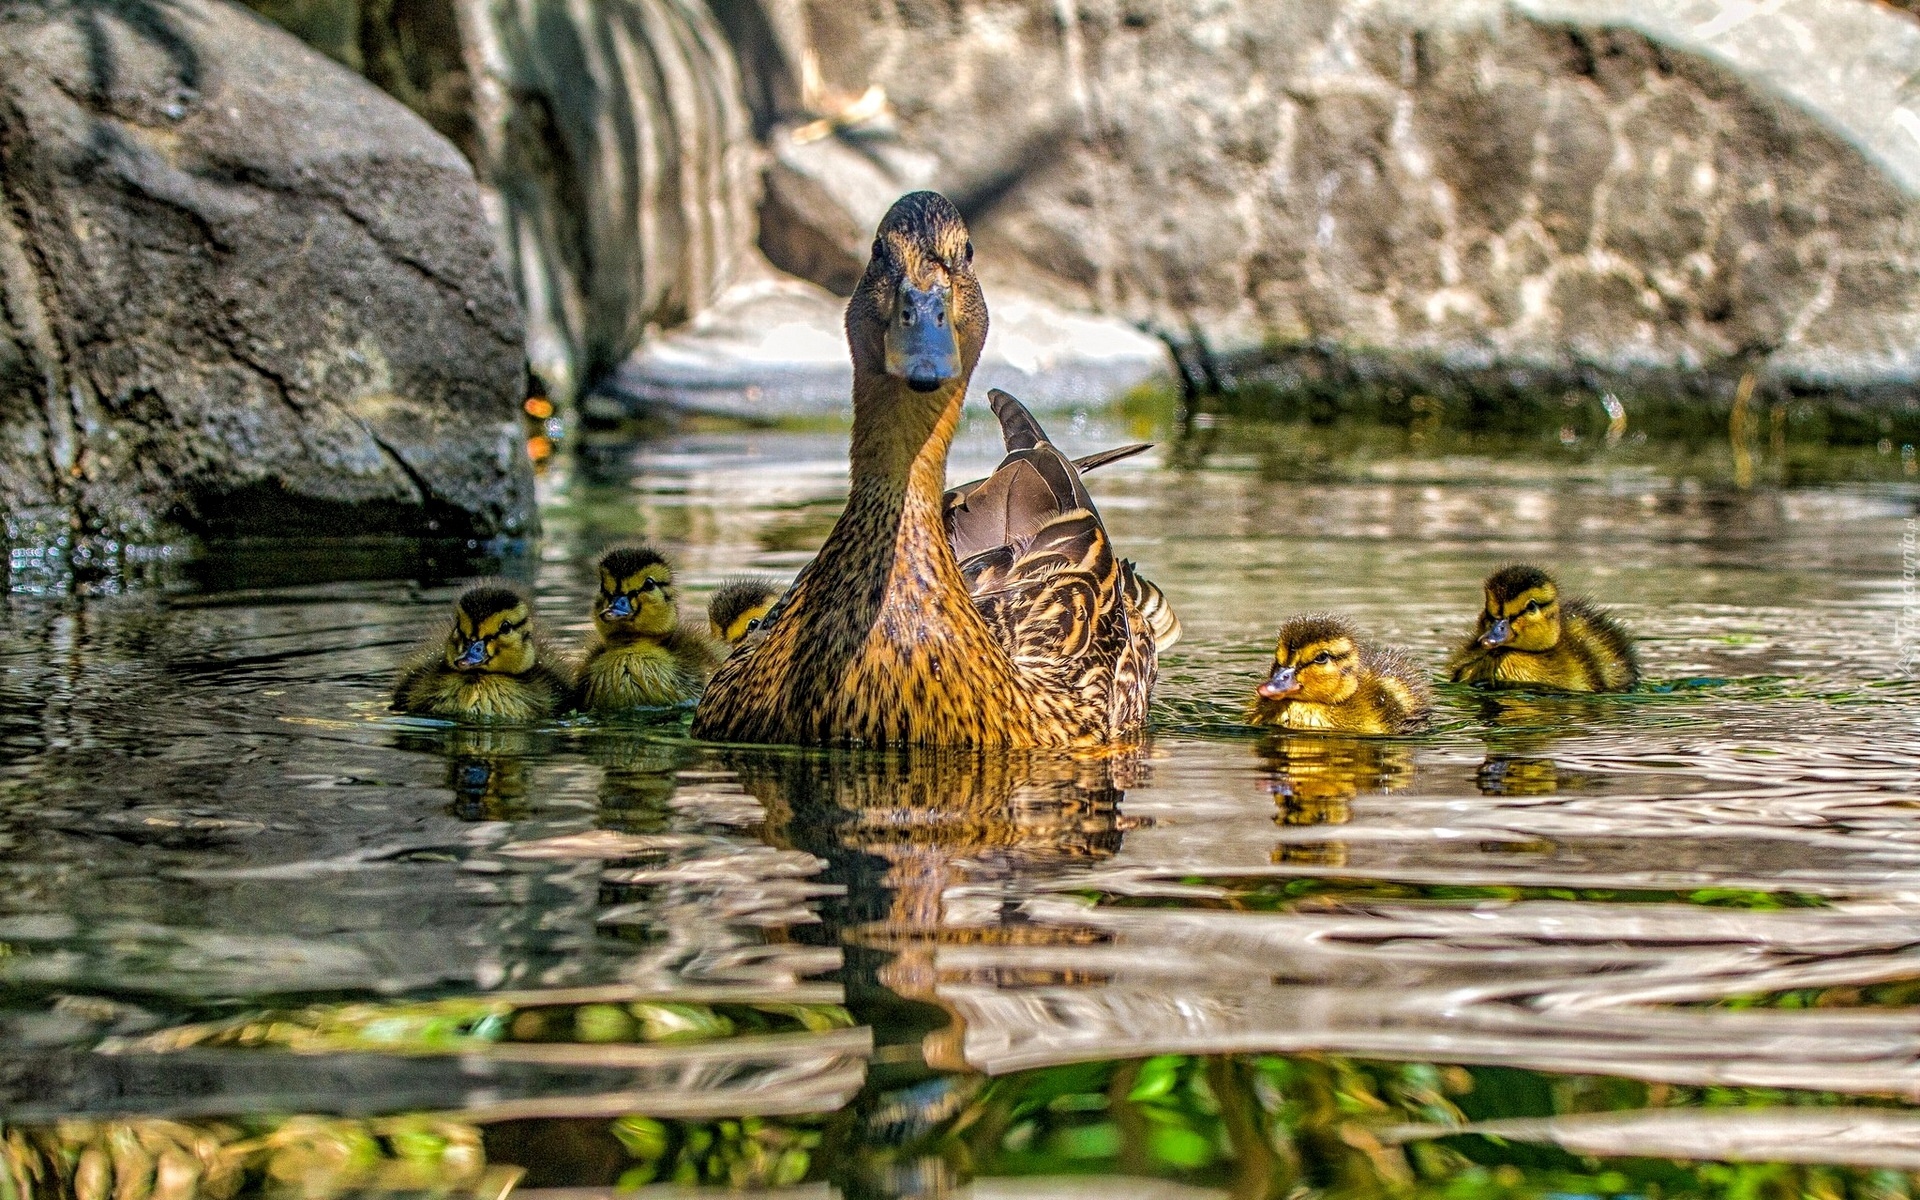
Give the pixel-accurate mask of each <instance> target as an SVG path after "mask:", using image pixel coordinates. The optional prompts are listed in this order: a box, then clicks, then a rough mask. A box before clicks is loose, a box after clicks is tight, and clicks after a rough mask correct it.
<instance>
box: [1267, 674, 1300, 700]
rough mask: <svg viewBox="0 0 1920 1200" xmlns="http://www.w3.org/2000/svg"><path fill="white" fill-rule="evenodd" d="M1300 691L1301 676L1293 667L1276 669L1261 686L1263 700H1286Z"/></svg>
mask: <svg viewBox="0 0 1920 1200" xmlns="http://www.w3.org/2000/svg"><path fill="white" fill-rule="evenodd" d="M1299 690H1300V675H1299V672H1297V671H1295V670H1294V669H1293V668H1292V667H1275V668H1274V669H1273V674H1272V675H1271V676H1269V677H1268V678H1267V681H1266V682H1265V683H1263V684H1261V685H1260V698H1261V699H1262V700H1285V699H1286V698H1287V697H1289V696H1292V695H1294V694H1295V693H1296V692H1298V691H1299Z"/></svg>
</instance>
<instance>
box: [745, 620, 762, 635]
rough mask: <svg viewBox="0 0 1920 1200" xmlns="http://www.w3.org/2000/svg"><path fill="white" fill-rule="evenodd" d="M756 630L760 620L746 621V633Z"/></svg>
mask: <svg viewBox="0 0 1920 1200" xmlns="http://www.w3.org/2000/svg"><path fill="white" fill-rule="evenodd" d="M758 628H760V618H759V617H754V618H753V619H752V620H750V621H748V622H747V632H748V633H752V632H753V631H754V630H756V629H758Z"/></svg>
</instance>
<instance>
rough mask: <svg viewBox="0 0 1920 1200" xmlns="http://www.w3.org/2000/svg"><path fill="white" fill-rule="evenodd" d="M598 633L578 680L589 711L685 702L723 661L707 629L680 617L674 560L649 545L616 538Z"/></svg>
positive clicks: (578, 693)
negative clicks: (619, 543)
mask: <svg viewBox="0 0 1920 1200" xmlns="http://www.w3.org/2000/svg"><path fill="white" fill-rule="evenodd" d="M596 571H597V574H598V576H599V589H598V591H597V593H596V594H595V597H594V602H593V633H592V635H591V636H590V638H589V640H588V642H587V648H586V653H585V654H584V655H583V656H582V658H581V660H580V670H579V673H578V675H577V677H576V679H575V681H574V691H575V698H576V702H577V703H578V704H579V706H580V707H581V708H582V709H584V710H586V711H587V712H598V713H615V712H625V711H630V710H632V709H637V708H660V707H665V706H668V705H674V704H684V703H686V702H688V701H690V700H692V699H694V698H695V697H696V696H698V695H699V694H700V689H701V687H702V686H703V685H704V684H705V683H706V681H707V676H709V675H711V674H712V673H713V668H714V665H715V664H716V663H717V662H718V661H719V654H720V652H719V649H718V647H716V646H715V645H714V644H713V642H712V641H711V640H710V639H709V638H708V637H707V635H706V632H705V631H704V630H702V629H699V628H697V627H695V626H693V625H690V624H682V623H681V621H680V609H679V603H678V600H677V598H676V593H675V588H674V582H673V568H672V566H671V565H669V564H668V562H667V560H666V559H665V558H663V557H661V555H660V553H659V552H658V551H656V550H654V549H653V548H652V547H649V546H616V547H614V548H613V549H611V550H609V551H607V552H606V553H605V554H604V555H602V556H601V558H600V562H599V565H598V567H597V568H596Z"/></svg>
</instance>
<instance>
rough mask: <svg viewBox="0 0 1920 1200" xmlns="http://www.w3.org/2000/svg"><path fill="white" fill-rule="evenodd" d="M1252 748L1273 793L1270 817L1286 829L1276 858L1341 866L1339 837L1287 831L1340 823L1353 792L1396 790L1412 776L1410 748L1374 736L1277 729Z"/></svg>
mask: <svg viewBox="0 0 1920 1200" xmlns="http://www.w3.org/2000/svg"><path fill="white" fill-rule="evenodd" d="M1257 753H1258V754H1259V756H1260V758H1261V759H1262V761H1263V764H1264V766H1265V770H1264V771H1263V772H1262V774H1261V782H1262V784H1263V785H1264V786H1265V787H1266V789H1267V790H1268V791H1270V792H1272V793H1273V802H1274V807H1275V809H1276V810H1277V811H1276V812H1275V813H1274V818H1273V819H1274V823H1275V824H1278V825H1280V826H1283V827H1286V828H1287V829H1288V832H1289V835H1290V836H1289V837H1288V838H1286V839H1285V840H1283V841H1281V842H1280V843H1279V844H1278V845H1276V846H1275V847H1274V848H1273V861H1274V862H1276V863H1298V864H1314V865H1319V866H1332V867H1339V866H1345V865H1346V862H1347V846H1346V843H1345V842H1341V841H1334V840H1329V839H1326V838H1324V837H1322V836H1320V835H1317V834H1315V835H1312V836H1311V839H1310V840H1302V839H1301V838H1299V837H1297V836H1293V835H1295V832H1296V827H1311V826H1321V825H1345V824H1346V823H1347V822H1348V820H1350V819H1351V817H1352V810H1351V808H1350V807H1349V805H1350V803H1351V802H1352V801H1353V799H1354V798H1355V797H1357V796H1359V795H1361V794H1362V793H1375V792H1380V793H1385V792H1392V791H1397V790H1399V789H1401V788H1404V787H1406V786H1407V784H1408V783H1409V782H1411V781H1412V779H1413V751H1412V749H1411V748H1410V747H1408V746H1406V745H1403V744H1400V743H1397V742H1387V741H1380V740H1378V739H1374V738H1357V737H1322V736H1316V735H1308V736H1299V735H1285V734H1283V735H1278V736H1275V737H1270V738H1268V739H1267V740H1265V741H1263V742H1262V743H1261V744H1260V747H1259V750H1258V751H1257Z"/></svg>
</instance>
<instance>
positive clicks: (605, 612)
mask: <svg viewBox="0 0 1920 1200" xmlns="http://www.w3.org/2000/svg"><path fill="white" fill-rule="evenodd" d="M600 615H601V617H602V618H604V619H606V620H608V621H624V620H626V619H627V618H628V617H631V616H632V615H633V600H632V599H631V598H630V597H627V596H615V597H614V598H613V599H611V600H609V601H607V606H606V607H605V608H603V609H601V610H600Z"/></svg>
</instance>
